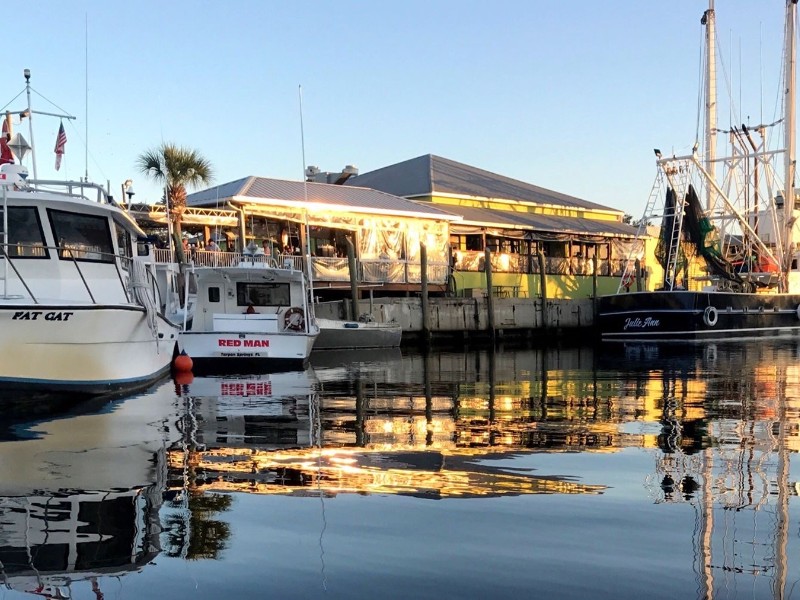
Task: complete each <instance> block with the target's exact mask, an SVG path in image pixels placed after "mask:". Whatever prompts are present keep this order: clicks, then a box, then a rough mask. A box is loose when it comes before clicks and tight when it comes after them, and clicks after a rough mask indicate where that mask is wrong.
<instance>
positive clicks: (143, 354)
mask: <svg viewBox="0 0 800 600" xmlns="http://www.w3.org/2000/svg"><path fill="white" fill-rule="evenodd" d="M157 328H158V330H157V332H153V331H152V330H151V329H150V324H149V322H148V318H147V313H146V311H145V310H144V309H143V308H140V307H136V306H125V305H116V306H108V305H96V304H95V305H56V304H53V305H42V304H13V305H6V306H0V353H2V356H3V360H2V361H0V387H2V388H6V389H14V388H20V389H42V390H44V391H56V390H64V391H70V392H75V393H107V392H123V391H130V390H133V389H137V388H141V387H143V386H146V385H148V384H149V383H151V382H153V381H155V380H156V379H158V378H159V377H161V376H163V375H164V374H165V373H166V372H167V371H168V370H169V368H170V366H171V364H172V359H173V357H174V351H175V347H176V343H177V337H178V328H177V326H175V325H174V324H172V323H169V322H168V321H166V320H165V319H163V318H161V317H159V318H158V325H157Z"/></svg>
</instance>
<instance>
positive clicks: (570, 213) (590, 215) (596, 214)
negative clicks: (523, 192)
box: [424, 196, 619, 221]
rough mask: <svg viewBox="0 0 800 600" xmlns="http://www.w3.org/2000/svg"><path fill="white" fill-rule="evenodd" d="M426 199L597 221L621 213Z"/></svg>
mask: <svg viewBox="0 0 800 600" xmlns="http://www.w3.org/2000/svg"><path fill="white" fill-rule="evenodd" d="M424 200H426V201H429V202H432V203H433V204H440V205H444V206H467V207H472V208H489V209H492V210H504V211H509V212H520V213H529V214H537V215H550V216H557V217H573V218H576V219H577V218H583V219H593V220H595V221H619V215H617V214H614V213H609V212H604V211H593V210H588V209H584V208H569V207H566V206H538V205H535V204H524V203H521V202H517V201H511V200H505V201H504V200H501V199H491V198H449V197H447V198H442V197H440V196H430V197H427V198H424Z"/></svg>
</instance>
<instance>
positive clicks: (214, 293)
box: [208, 287, 220, 302]
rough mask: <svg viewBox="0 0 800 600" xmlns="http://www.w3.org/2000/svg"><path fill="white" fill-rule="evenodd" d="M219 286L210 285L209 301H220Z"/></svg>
mask: <svg viewBox="0 0 800 600" xmlns="http://www.w3.org/2000/svg"><path fill="white" fill-rule="evenodd" d="M219 297H220V296H219V288H218V287H210V288H208V301H209V302H219Z"/></svg>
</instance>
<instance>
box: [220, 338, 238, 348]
mask: <svg viewBox="0 0 800 600" xmlns="http://www.w3.org/2000/svg"><path fill="white" fill-rule="evenodd" d="M217 342H218V344H219V345H220V346H221V347H228V348H230V347H237V346H241V345H242V340H217Z"/></svg>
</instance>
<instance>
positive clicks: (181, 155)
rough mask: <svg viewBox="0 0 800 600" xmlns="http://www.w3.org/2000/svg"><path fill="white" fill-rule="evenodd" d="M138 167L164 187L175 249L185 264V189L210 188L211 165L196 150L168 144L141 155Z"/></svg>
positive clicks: (179, 258) (137, 163) (179, 259)
mask: <svg viewBox="0 0 800 600" xmlns="http://www.w3.org/2000/svg"><path fill="white" fill-rule="evenodd" d="M136 165H137V167H138V168H139V170H140V171H141V172H142V173H144V174H145V175H146V176H147V177H149V178H150V179H152V180H154V181H156V182H157V183H160V184H161V185H163V186H164V188H165V196H164V199H165V200H166V202H167V208H168V211H169V219H170V220H171V221H172V224H173V228H172V234H173V247H174V248H175V251H176V253H177V258H178V261H179V262H185V260H186V257H185V256H184V255H183V245H182V244H181V217H182V216H183V212H184V211H185V210H186V188H187V187H192V188H194V187H198V186H200V185H201V184H205V185H208V184H209V183H210V182H211V180H212V169H211V163H210V162H209V161H208V160H207V159H205V158H204V157H202V156H201V155H200V154H199V153H198V152H197V151H196V150H191V149H190V148H184V147H182V146H176V145H175V144H172V143H166V142H165V143H163V144H161V146H159V147H158V148H155V149H152V150H148V151H147V152H145V153H143V154H141V155H140V156H139V158H138V159H137V161H136Z"/></svg>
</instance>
